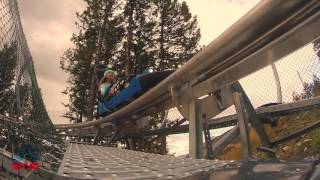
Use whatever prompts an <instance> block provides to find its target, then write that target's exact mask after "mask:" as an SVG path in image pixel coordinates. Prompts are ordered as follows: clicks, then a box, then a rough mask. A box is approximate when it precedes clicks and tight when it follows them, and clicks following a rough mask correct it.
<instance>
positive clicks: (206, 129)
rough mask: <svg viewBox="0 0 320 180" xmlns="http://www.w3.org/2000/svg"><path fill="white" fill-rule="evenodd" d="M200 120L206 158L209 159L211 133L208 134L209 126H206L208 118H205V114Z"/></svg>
mask: <svg viewBox="0 0 320 180" xmlns="http://www.w3.org/2000/svg"><path fill="white" fill-rule="evenodd" d="M202 118H203V119H202V120H203V121H204V122H203V133H204V140H205V142H206V149H207V153H206V156H207V159H210V157H211V156H212V151H213V150H212V141H211V134H210V128H209V126H208V123H207V122H208V119H206V117H205V116H202Z"/></svg>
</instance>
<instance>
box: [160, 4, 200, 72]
mask: <svg viewBox="0 0 320 180" xmlns="http://www.w3.org/2000/svg"><path fill="white" fill-rule="evenodd" d="M155 3H156V5H157V9H158V13H159V16H160V23H159V24H158V31H159V38H158V42H159V53H158V54H159V55H158V57H159V60H158V69H160V70H163V69H177V68H178V67H179V65H181V64H183V63H184V62H186V61H187V60H189V59H190V58H191V57H192V56H193V55H194V54H196V53H197V52H198V51H199V40H200V29H199V27H198V23H197V17H196V16H192V15H191V13H190V11H189V7H188V5H187V3H186V2H184V1H183V2H182V3H179V2H178V1H177V0H155Z"/></svg>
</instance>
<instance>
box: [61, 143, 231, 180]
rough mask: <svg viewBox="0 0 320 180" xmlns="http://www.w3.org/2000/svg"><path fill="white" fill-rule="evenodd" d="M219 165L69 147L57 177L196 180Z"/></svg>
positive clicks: (121, 151) (108, 149) (108, 150)
mask: <svg viewBox="0 0 320 180" xmlns="http://www.w3.org/2000/svg"><path fill="white" fill-rule="evenodd" d="M225 165H226V163H225V162H223V161H212V160H201V159H197V160H194V159H182V158H175V157H171V156H164V155H157V154H150V153H143V152H138V151H131V150H125V149H119V148H111V147H103V146H93V145H83V144H70V145H69V146H68V148H67V151H66V153H65V155H64V158H63V161H62V164H61V166H60V169H59V172H58V174H59V175H61V176H65V177H68V176H69V177H76V178H85V179H101V178H106V179H182V178H188V177H189V178H192V179H193V178H196V179H197V178H199V177H201V176H203V175H206V174H208V171H210V170H212V169H215V168H218V167H223V166H225Z"/></svg>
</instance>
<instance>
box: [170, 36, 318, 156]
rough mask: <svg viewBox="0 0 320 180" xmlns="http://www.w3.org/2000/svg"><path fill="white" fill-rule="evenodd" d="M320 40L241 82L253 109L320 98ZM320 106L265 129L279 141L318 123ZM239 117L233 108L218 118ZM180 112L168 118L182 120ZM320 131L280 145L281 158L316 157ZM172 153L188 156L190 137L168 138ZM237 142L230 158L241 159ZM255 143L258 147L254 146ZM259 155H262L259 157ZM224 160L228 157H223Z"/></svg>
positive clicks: (280, 118) (214, 133)
mask: <svg viewBox="0 0 320 180" xmlns="http://www.w3.org/2000/svg"><path fill="white" fill-rule="evenodd" d="M319 47H320V44H319V40H316V41H314V42H312V43H309V44H308V45H306V46H304V47H302V48H300V49H298V50H296V51H295V52H293V53H291V54H289V55H287V56H285V57H283V58H282V59H280V60H278V61H277V62H276V63H275V64H273V65H270V66H267V67H265V68H263V69H261V70H259V71H257V72H255V73H253V74H251V75H249V76H247V77H245V78H242V79H240V83H241V85H242V87H243V88H244V90H245V92H246V94H247V95H248V97H249V99H250V101H251V103H252V105H253V106H254V108H258V107H260V106H263V105H267V104H270V103H272V104H286V103H292V102H299V101H301V100H303V99H311V98H314V97H316V96H319V95H320V59H319V56H318V55H319V49H320V48H319ZM317 107H319V106H314V108H311V109H309V110H301V111H296V112H294V113H289V114H286V115H282V116H278V117H277V120H278V121H277V126H276V127H271V126H269V125H265V129H266V131H267V133H268V135H269V137H270V138H271V140H276V139H278V138H279V137H282V136H285V135H288V134H290V133H293V132H295V131H297V130H299V129H301V128H304V127H306V126H307V125H309V124H310V123H312V122H314V121H316V120H319V119H318V118H317V117H318V115H319V113H320V111H319V110H318V109H317ZM233 114H236V111H235V108H234V106H232V107H230V108H228V109H226V110H225V111H223V112H222V113H220V114H219V115H217V116H216V117H215V118H221V117H226V116H228V115H233ZM180 116H181V115H180V114H179V112H178V111H177V110H172V111H171V112H170V113H169V117H172V119H174V117H180ZM230 128H232V126H230V127H227V128H218V129H212V130H210V132H211V135H212V136H213V137H217V136H220V135H222V134H224V133H225V132H227V131H228V130H229V129H230ZM318 134H319V130H315V131H312V132H310V133H307V134H306V135H303V136H302V137H300V138H297V139H295V140H291V141H289V142H286V143H284V144H281V145H279V146H278V148H276V152H277V154H278V156H279V157H280V158H283V159H288V158H296V157H302V156H313V155H315V154H318V153H319V152H320V146H319V144H320V136H319V135H318ZM250 136H251V138H252V139H253V144H254V145H253V146H254V147H257V146H259V145H260V142H259V141H257V140H255V139H257V138H256V134H255V133H254V132H251V133H250ZM167 139H168V140H167V143H168V144H167V146H168V149H169V154H174V155H178V156H179V155H183V154H187V153H188V149H189V145H188V141H189V135H188V133H184V134H175V135H169V136H168V138H167ZM237 143H239V141H238V142H235V143H234V144H233V145H230V146H229V148H226V149H228V150H226V151H225V153H228V152H230V151H235V152H234V153H233V154H236V155H235V156H229V157H228V158H230V159H241V157H237V156H239V155H240V156H241V153H239V152H236V151H241V150H240V149H241V148H240V147H241V146H240V144H239V146H237V145H236V144H237ZM255 143H256V144H255ZM257 156H259V154H258V155H257ZM220 157H221V158H222V159H225V158H226V156H223V155H221V156H220Z"/></svg>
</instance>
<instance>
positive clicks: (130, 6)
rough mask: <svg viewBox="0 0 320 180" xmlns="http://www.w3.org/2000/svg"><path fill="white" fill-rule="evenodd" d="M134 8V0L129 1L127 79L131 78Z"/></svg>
mask: <svg viewBox="0 0 320 180" xmlns="http://www.w3.org/2000/svg"><path fill="white" fill-rule="evenodd" d="M133 8H134V0H129V22H128V23H129V25H128V29H127V31H128V37H127V49H126V51H127V57H126V62H125V67H124V68H125V77H126V78H127V77H129V74H130V73H131V72H130V69H131V54H130V53H131V49H132V24H133Z"/></svg>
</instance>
